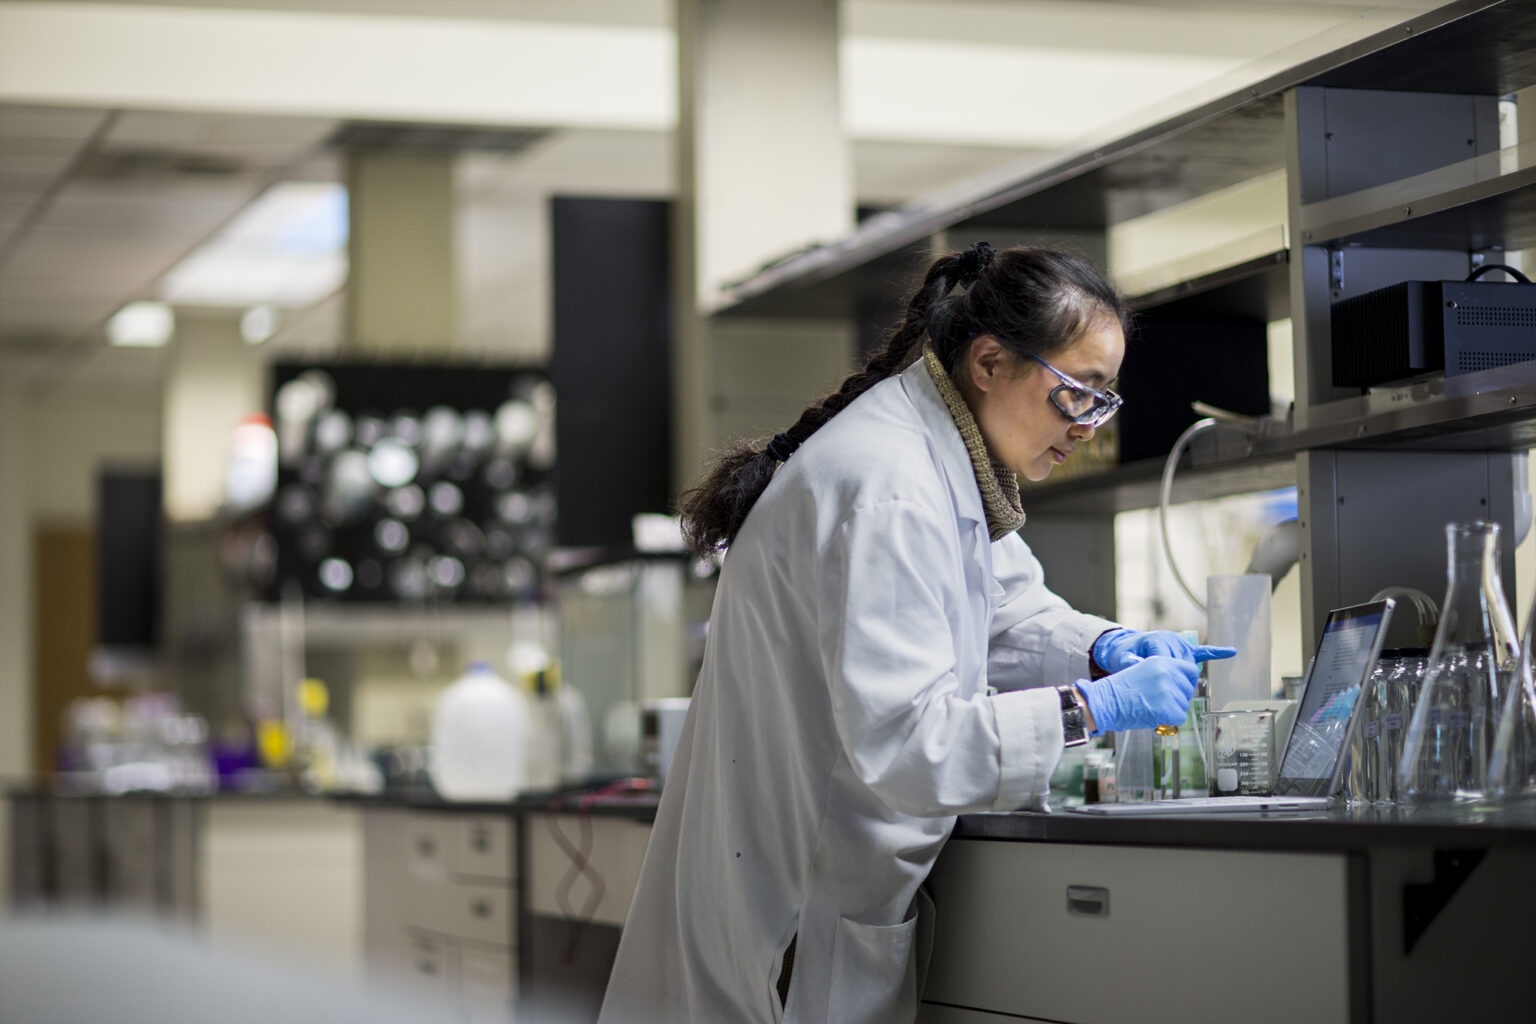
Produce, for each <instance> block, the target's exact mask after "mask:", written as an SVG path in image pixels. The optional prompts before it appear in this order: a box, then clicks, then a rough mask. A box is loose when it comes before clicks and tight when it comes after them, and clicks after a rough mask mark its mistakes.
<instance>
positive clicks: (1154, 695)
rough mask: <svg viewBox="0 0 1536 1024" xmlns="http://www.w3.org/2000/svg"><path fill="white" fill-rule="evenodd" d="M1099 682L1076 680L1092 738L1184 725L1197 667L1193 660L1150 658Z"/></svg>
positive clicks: (1163, 657)
mask: <svg viewBox="0 0 1536 1024" xmlns="http://www.w3.org/2000/svg"><path fill="white" fill-rule="evenodd" d="M1129 657H1131V658H1133V659H1135V660H1134V661H1133V662H1132V663H1131V666H1130V668H1124V669H1121V670H1120V671H1119V672H1116V673H1115V674H1114V675H1109V676H1105V677H1104V678H1102V679H1079V680H1078V681H1077V688H1078V690H1080V691H1081V692H1082V694H1083V700H1084V701H1086V702H1087V704H1088V710H1089V711H1090V712H1092V714H1093V723H1094V728H1095V733H1094V735H1098V734H1099V733H1105V732H1119V731H1121V730H1124V729H1154V728H1156V727H1157V726H1159V725H1183V724H1184V716H1185V715H1186V714H1187V713H1188V711H1189V698H1190V697H1192V696H1194V693H1195V682H1196V680H1198V679H1199V678H1200V666H1199V665H1197V664H1196V663H1195V662H1194V661H1193V660H1186V659H1183V658H1170V657H1167V656H1166V655H1161V654H1158V655H1153V656H1152V657H1150V658H1140V657H1138V656H1137V655H1135V654H1131V655H1129Z"/></svg>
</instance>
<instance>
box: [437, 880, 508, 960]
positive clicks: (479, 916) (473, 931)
mask: <svg viewBox="0 0 1536 1024" xmlns="http://www.w3.org/2000/svg"><path fill="white" fill-rule="evenodd" d="M440 895H441V897H442V899H443V907H442V914H441V917H440V919H439V920H440V921H441V925H442V927H441V930H442V931H443V932H445V933H447V934H448V935H452V936H453V937H454V938H457V939H468V940H470V941H472V942H491V943H495V944H496V945H498V946H511V945H512V944H513V941H514V935H515V931H514V929H515V927H516V925H515V923H514V922H513V919H512V917H513V914H512V890H511V889H509V888H507V887H506V886H504V885H471V884H468V883H463V882H459V883H455V884H453V885H449V886H445V887H444V888H443V890H442V892H441V894H440Z"/></svg>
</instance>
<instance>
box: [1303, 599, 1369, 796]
mask: <svg viewBox="0 0 1536 1024" xmlns="http://www.w3.org/2000/svg"><path fill="white" fill-rule="evenodd" d="M1380 624H1381V613H1380V612H1377V613H1375V614H1361V615H1343V616H1334V617H1331V618H1330V619H1329V620H1328V625H1327V627H1326V628H1325V629H1324V631H1323V642H1322V643H1321V644H1319V645H1318V648H1317V658H1316V660H1315V661H1314V663H1313V665H1312V675H1311V677H1310V678H1309V679H1308V680H1307V689H1306V693H1305V694H1303V696H1302V700H1301V707H1300V709H1298V710H1297V712H1296V724H1295V726H1294V727H1293V730H1292V733H1291V742H1290V744H1289V746H1287V748H1286V752H1285V761H1284V763H1282V764H1281V765H1280V777H1281V778H1286V779H1326V778H1329V777H1330V776H1332V774H1333V768H1334V764H1335V762H1336V761H1337V760H1338V758H1339V756H1340V752H1341V749H1342V747H1343V745H1344V741H1345V739H1346V738H1347V736H1348V730H1349V713H1350V710H1351V709H1352V708H1354V706H1355V699H1356V698H1357V697H1359V696H1360V686H1361V684H1362V683H1363V682H1364V681H1365V677H1366V670H1367V665H1366V662H1367V660H1368V659H1369V658H1370V656H1371V648H1372V646H1373V642H1374V641H1375V638H1376V627H1377V626H1379V625H1380Z"/></svg>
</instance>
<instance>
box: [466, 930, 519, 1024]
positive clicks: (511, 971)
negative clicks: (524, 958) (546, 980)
mask: <svg viewBox="0 0 1536 1024" xmlns="http://www.w3.org/2000/svg"><path fill="white" fill-rule="evenodd" d="M461 957H462V961H463V964H462V966H463V970H462V971H461V975H462V978H461V982H462V988H463V998H464V1007H463V1008H464V1016H465V1017H466V1018H467V1019H468V1020H470V1021H471V1022H475V1024H479V1022H481V1021H485V1022H487V1024H489V1022H493V1021H496V1022H502V1024H505V1022H506V1021H507V1020H508V1018H509V1017H510V1016H511V1014H512V1004H513V1003H514V1002H515V1001H516V999H517V960H516V958H515V957H513V956H512V955H510V954H508V953H499V952H496V951H493V950H486V949H475V948H473V947H465V948H464V949H463V950H462V953H461Z"/></svg>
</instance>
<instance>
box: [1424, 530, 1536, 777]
mask: <svg viewBox="0 0 1536 1024" xmlns="http://www.w3.org/2000/svg"><path fill="white" fill-rule="evenodd" d="M1445 538H1446V591H1445V600H1444V601H1443V602H1442V604H1441V610H1440V625H1439V627H1438V628H1437V629H1436V630H1435V643H1434V646H1433V647H1432V648H1430V654H1429V668H1428V671H1427V672H1426V673H1425V677H1424V685H1423V687H1422V689H1421V690H1420V692H1419V696H1418V700H1417V701H1416V702H1415V703H1414V708H1413V719H1412V721H1411V722H1410V723H1409V726H1408V734H1407V737H1406V738H1405V739H1404V742H1403V755H1402V760H1401V761H1400V762H1399V764H1398V771H1397V784H1398V792H1399V796H1400V799H1402V800H1404V801H1406V802H1408V803H1416V804H1421V803H1445V802H1466V801H1474V800H1481V799H1484V798H1486V797H1487V796H1488V795H1489V789H1488V757H1489V753H1490V750H1491V747H1492V744H1493V740H1494V731H1495V728H1496V727H1497V724H1498V715H1499V711H1500V702H1501V700H1502V698H1503V696H1504V691H1505V687H1506V685H1507V682H1508V680H1509V678H1510V677H1511V676H1512V675H1513V670H1514V667H1515V656H1516V654H1517V651H1516V649H1515V647H1514V644H1513V636H1512V631H1511V630H1509V629H1508V627H1507V623H1509V622H1510V621H1511V619H1510V615H1509V606H1508V604H1507V602H1505V600H1504V588H1503V585H1502V583H1501V580H1500V573H1499V526H1498V524H1497V523H1484V522H1476V523H1450V524H1447V525H1446V528H1445Z"/></svg>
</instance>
